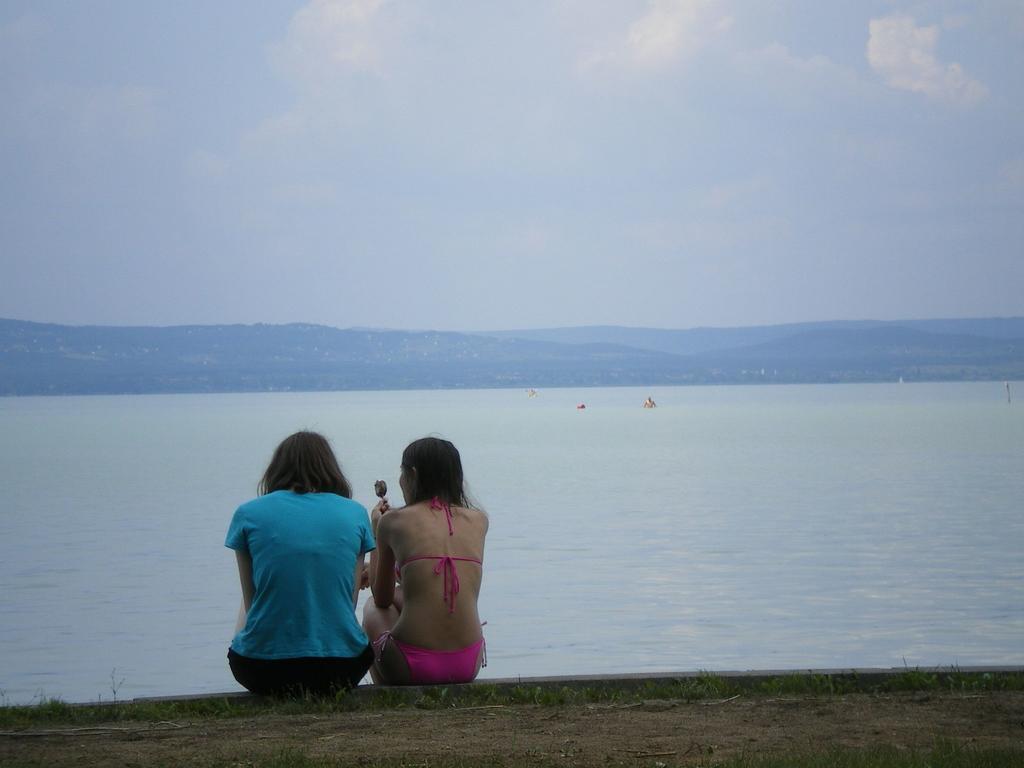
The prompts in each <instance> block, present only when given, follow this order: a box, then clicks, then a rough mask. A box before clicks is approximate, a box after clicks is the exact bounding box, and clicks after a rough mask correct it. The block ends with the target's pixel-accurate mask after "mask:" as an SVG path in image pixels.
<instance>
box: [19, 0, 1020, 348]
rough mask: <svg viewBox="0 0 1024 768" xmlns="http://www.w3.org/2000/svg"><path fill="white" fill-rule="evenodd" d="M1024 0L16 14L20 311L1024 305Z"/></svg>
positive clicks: (109, 320)
mask: <svg viewBox="0 0 1024 768" xmlns="http://www.w3.org/2000/svg"><path fill="white" fill-rule="evenodd" d="M1022 81H1024V3H1022V2H1020V0H985V1H983V2H954V1H952V0H951V1H949V2H944V1H939V0H936V1H935V2H911V1H910V0H907V1H905V2H903V1H887V0H844V1H841V0H773V1H772V2H762V0H616V1H614V2H613V1H612V0H548V1H547V2H541V1H540V0H536V1H533V0H505V1H503V2H498V1H497V0H481V1H480V2H453V1H451V0H419V1H411V0H410V1H403V0H390V1H388V0H312V1H311V2H307V3H303V2H284V1H283V0H273V1H269V2H268V1H267V0H261V1H260V2H252V0H213V1H210V0H202V1H201V2H198V1H195V0H175V1H174V2H139V1H138V0H119V1H117V2H110V1H104V0H89V1H88V2H69V1H68V0H61V1H60V2H55V1H52V0H26V1H25V2H21V1H19V0H2V2H0V169H2V173H0V317H15V318H21V319H27V320H40V321H52V322H62V323H76V324H77V323H103V324H146V325H152V324H160V325H164V324H178V323H222V322H243V323H251V322H271V323H278V322H293V321H302V322H316V323H325V324H329V325H335V326H340V327H348V326H354V325H359V326H382V327H394V328H437V329H464V330H478V329H488V328H492V329H496V328H518V327H539V326H552V325H585V324H597V323H609V324H623V325H646V326H658V327H675V328H684V327H692V326H697V325H744V324H763V323H778V322H790V321H800V320H822V319H853V318H879V319H894V318H908V317H962V316H988V315H1011V314H1013V315H1024V86H1022Z"/></svg>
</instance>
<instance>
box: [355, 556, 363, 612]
mask: <svg viewBox="0 0 1024 768" xmlns="http://www.w3.org/2000/svg"><path fill="white" fill-rule="evenodd" d="M364 558H365V555H360V556H359V557H357V558H356V572H355V575H354V578H353V579H352V607H353V608H355V607H356V604H357V603H358V602H359V590H361V589H362V588H363V566H364V563H365V560H364Z"/></svg>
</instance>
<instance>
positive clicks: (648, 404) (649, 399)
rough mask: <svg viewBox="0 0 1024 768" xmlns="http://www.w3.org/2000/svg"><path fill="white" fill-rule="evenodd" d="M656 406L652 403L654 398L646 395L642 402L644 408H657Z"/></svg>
mask: <svg viewBox="0 0 1024 768" xmlns="http://www.w3.org/2000/svg"><path fill="white" fill-rule="evenodd" d="M657 407H658V404H657V403H656V402H654V398H652V397H651V396H650V395H648V397H647V399H646V400H644V408H657Z"/></svg>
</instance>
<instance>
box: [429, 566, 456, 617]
mask: <svg viewBox="0 0 1024 768" xmlns="http://www.w3.org/2000/svg"><path fill="white" fill-rule="evenodd" d="M439 573H443V574H444V587H443V595H442V597H443V599H444V601H445V602H446V603H448V613H455V596H456V595H457V594H459V572H458V571H457V570H455V559H454V558H453V557H451V556H450V555H445V556H444V557H439V558H437V565H435V566H434V575H435V576H436V575H437V574H439Z"/></svg>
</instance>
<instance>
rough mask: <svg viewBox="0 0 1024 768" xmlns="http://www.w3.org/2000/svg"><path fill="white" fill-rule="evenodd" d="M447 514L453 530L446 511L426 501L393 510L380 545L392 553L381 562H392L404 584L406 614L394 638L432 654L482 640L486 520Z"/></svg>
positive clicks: (453, 510)
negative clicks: (480, 608)
mask: <svg viewBox="0 0 1024 768" xmlns="http://www.w3.org/2000/svg"><path fill="white" fill-rule="evenodd" d="M448 509H449V510H450V514H451V520H450V522H451V525H450V527H449V520H448V517H447V514H446V512H445V509H444V508H443V506H442V505H440V504H432V503H431V502H430V501H423V502H419V503H416V504H412V505H410V506H408V507H402V508H401V509H393V510H389V511H388V512H387V514H386V515H384V516H383V518H382V519H381V528H380V543H382V544H383V547H386V548H387V549H388V550H390V552H381V553H380V554H381V555H382V560H384V561H387V560H393V562H394V563H395V564H397V565H398V567H399V569H400V571H401V578H402V599H403V605H402V612H401V616H400V617H399V619H398V621H397V622H396V623H395V625H394V628H393V629H392V634H393V635H394V636H395V637H396V638H397V639H398V640H401V641H403V642H406V643H410V644H412V645H416V646H419V647H421V648H430V649H433V650H456V649H460V648H465V647H466V646H467V645H470V644H472V643H474V642H476V641H477V640H478V639H479V638H480V635H481V633H480V616H479V614H478V612H477V599H478V597H479V595H480V584H481V580H482V576H483V573H482V568H483V566H482V561H483V556H484V539H485V537H486V535H487V528H488V520H487V515H486V514H485V513H483V512H481V511H480V510H477V509H471V508H468V507H455V506H453V507H450V508H448ZM388 555H392V557H389V556H388ZM381 566H382V567H386V564H385V563H384V562H382V563H381Z"/></svg>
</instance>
